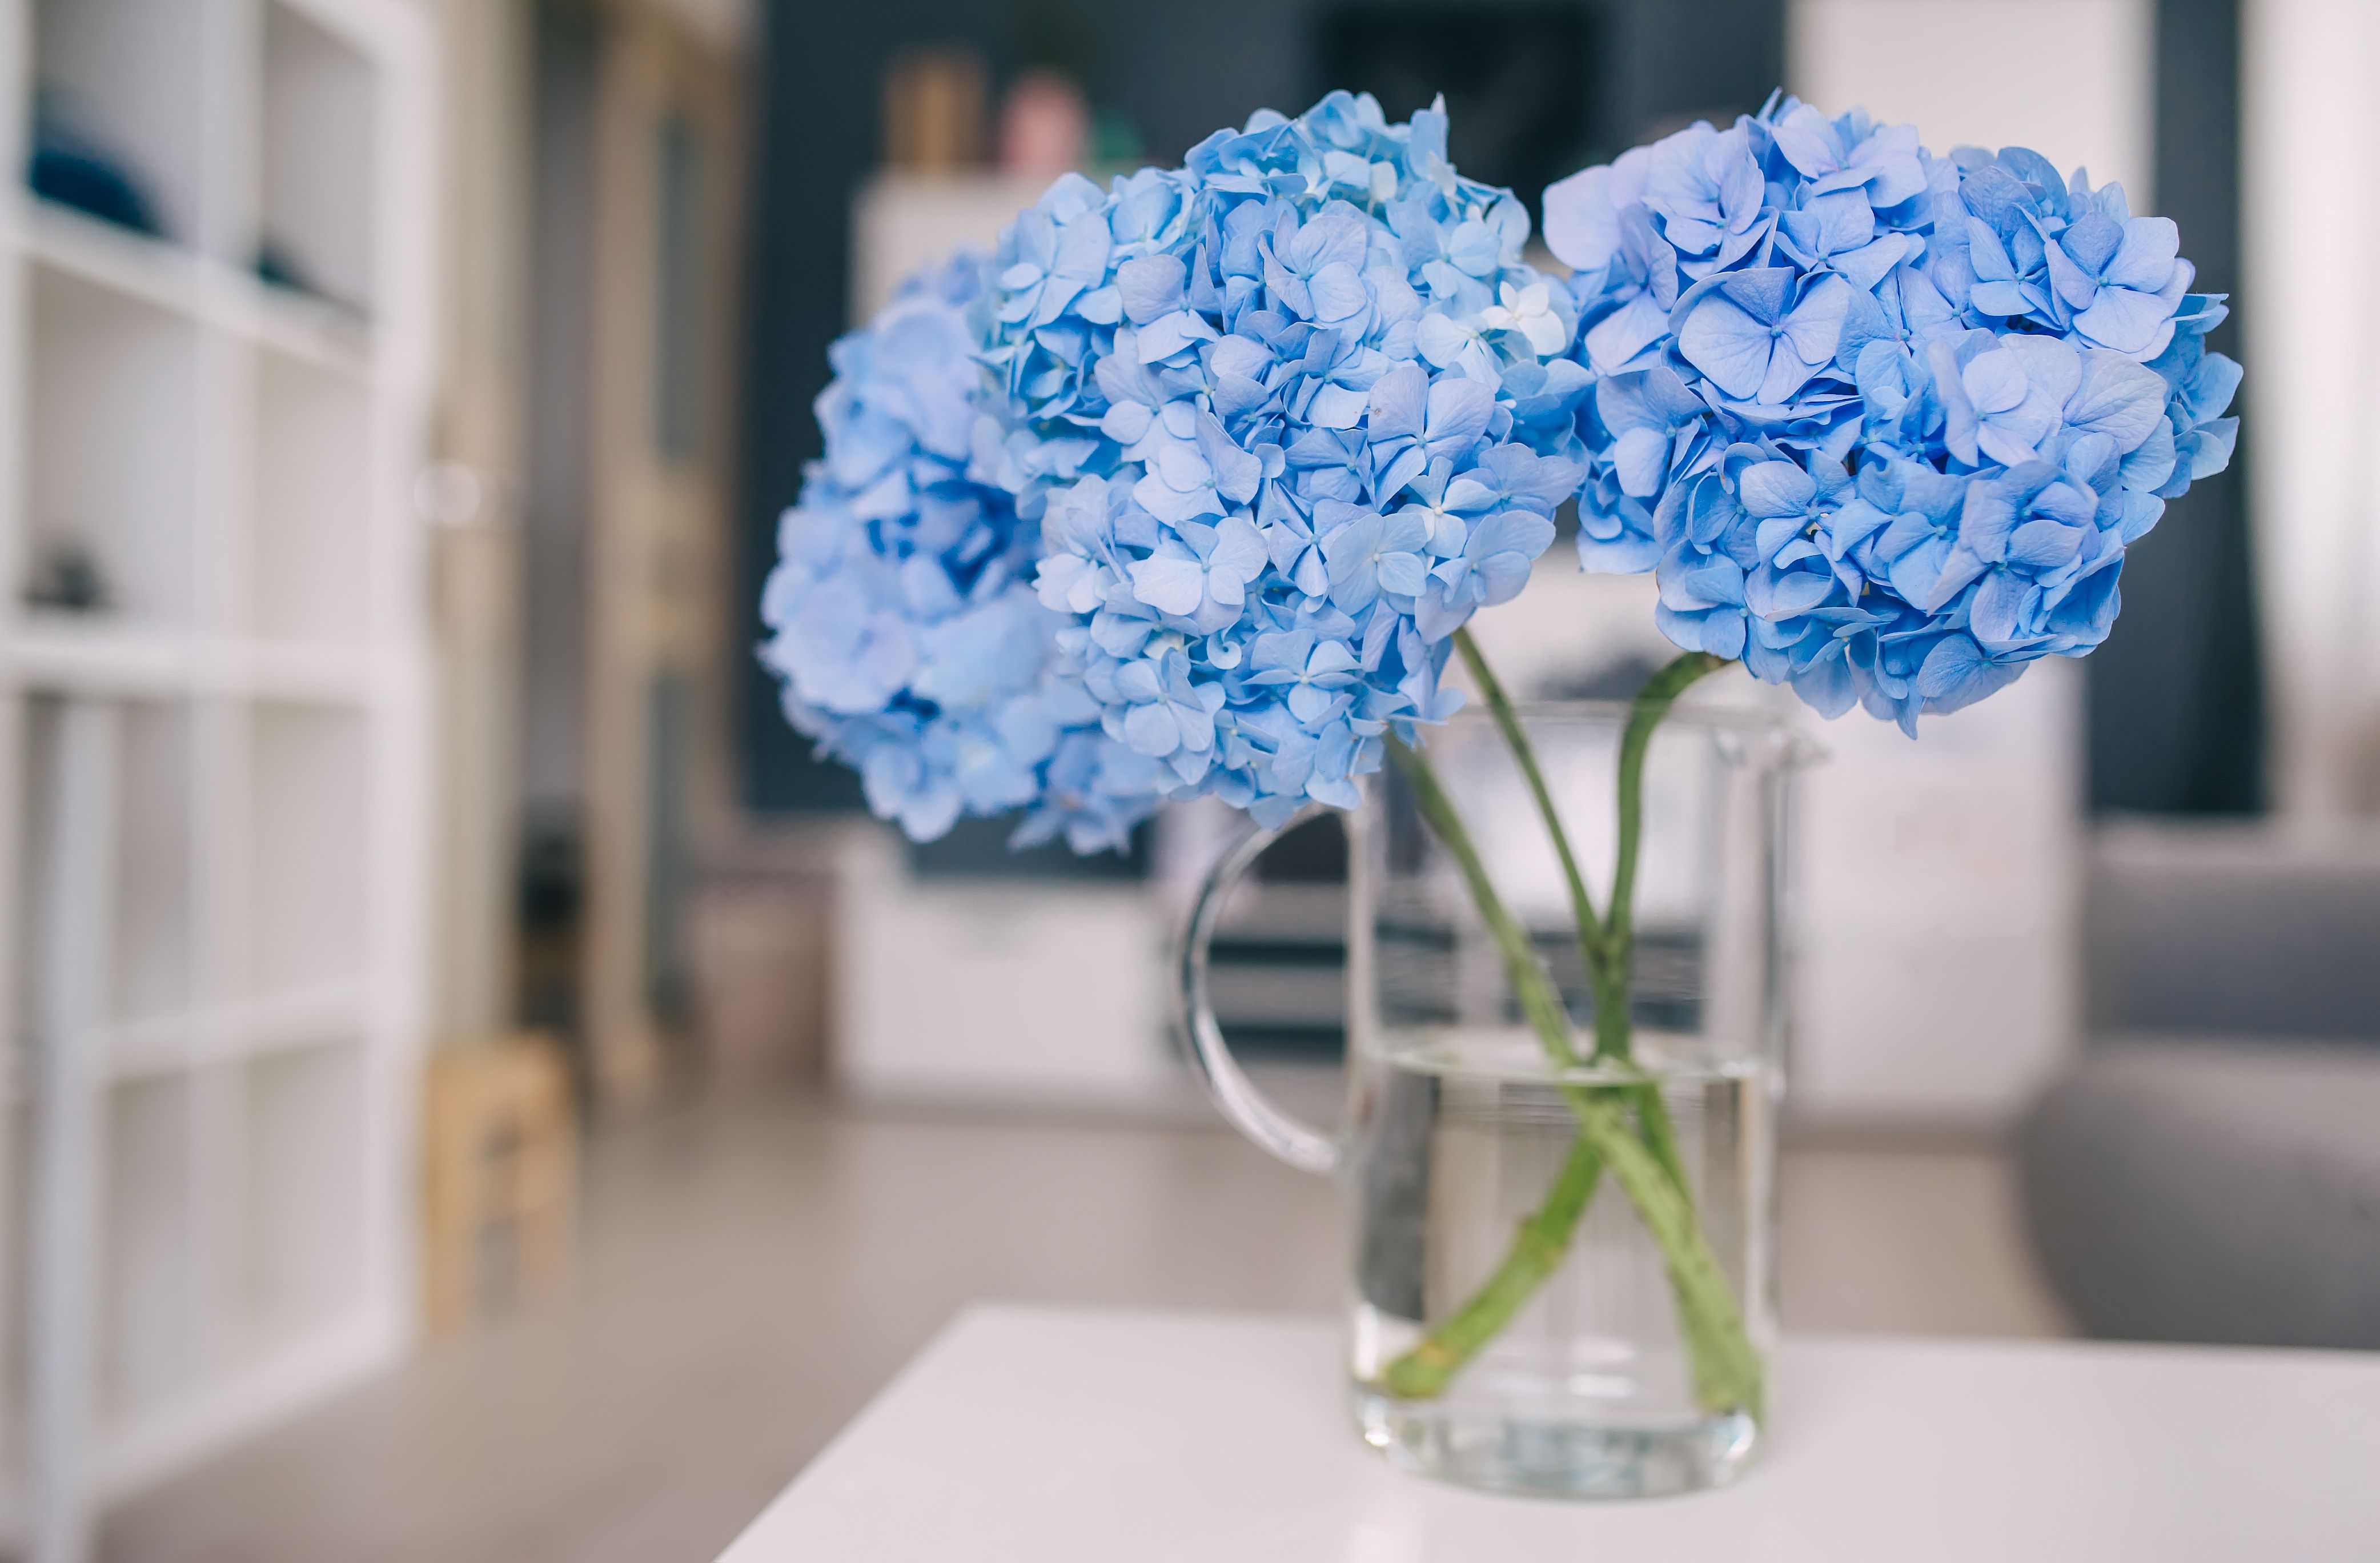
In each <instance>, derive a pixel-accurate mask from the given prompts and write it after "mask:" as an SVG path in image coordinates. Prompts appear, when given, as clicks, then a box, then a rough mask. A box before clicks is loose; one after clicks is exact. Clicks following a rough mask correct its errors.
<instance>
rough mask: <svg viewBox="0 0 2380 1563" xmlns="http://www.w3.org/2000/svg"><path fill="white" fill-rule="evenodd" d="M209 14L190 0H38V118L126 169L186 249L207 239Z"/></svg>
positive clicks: (160, 224) (35, 22)
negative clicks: (204, 86)
mask: <svg viewBox="0 0 2380 1563" xmlns="http://www.w3.org/2000/svg"><path fill="white" fill-rule="evenodd" d="M208 9H209V8H208V7H207V6H197V5H191V4H189V3H188V0H39V4H37V5H36V6H34V14H33V83H32V85H33V92H34V94H35V96H36V98H37V99H38V100H39V104H40V106H39V108H38V109H37V110H36V111H35V112H36V116H37V118H39V119H41V120H44V121H48V122H50V123H52V124H55V125H56V126H59V127H61V128H64V129H65V130H66V131H67V133H68V134H69V135H70V136H71V137H72V139H73V140H74V141H75V142H76V143H77V144H78V150H79V151H88V152H91V153H99V154H102V155H103V157H104V158H105V159H106V161H107V162H108V163H110V164H112V165H115V166H116V167H118V168H119V169H120V170H121V172H122V173H123V174H125V175H126V176H128V178H129V180H130V182H131V183H132V184H133V185H134V186H135V187H137V189H139V191H140V195H141V197H142V198H143V199H144V200H145V202H146V204H147V205H148V206H149V208H150V210H151V212H152V214H153V216H154V218H155V220H156V225H157V226H158V228H159V229H160V230H161V231H162V232H163V233H164V236H165V237H167V238H173V239H176V240H179V241H181V242H183V243H186V244H188V243H192V242H194V241H195V239H196V238H197V236H198V233H199V225H200V204H199V203H200V189H201V188H202V186H203V184H204V182H205V176H204V159H205V155H206V153H205V147H206V138H205V136H204V135H203V133H202V127H201V120H200V115H201V108H202V104H201V93H200V72H201V69H202V66H203V62H204V61H205V60H206V59H207V57H208V55H209V53H210V51H209V50H208V49H207V47H206V41H205V38H204V36H203V26H204V22H205V18H206V15H207V12H208Z"/></svg>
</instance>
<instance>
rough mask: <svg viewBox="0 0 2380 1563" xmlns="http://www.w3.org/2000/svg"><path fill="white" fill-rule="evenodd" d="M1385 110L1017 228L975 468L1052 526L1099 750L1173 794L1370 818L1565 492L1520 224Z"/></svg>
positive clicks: (1054, 200) (1357, 102)
mask: <svg viewBox="0 0 2380 1563" xmlns="http://www.w3.org/2000/svg"><path fill="white" fill-rule="evenodd" d="M1445 143H1446V118H1445V115H1444V113H1443V112H1442V111H1440V110H1436V109H1433V110H1431V111H1429V112H1426V113H1423V114H1418V115H1415V116H1414V118H1413V120H1412V121H1411V122H1410V123H1409V124H1404V125H1390V124H1389V123H1388V122H1387V121H1386V119H1385V117H1384V116H1382V114H1381V112H1380V108H1379V105H1378V104H1377V103H1375V102H1374V101H1373V100H1372V99H1371V98H1370V97H1369V96H1364V97H1351V96H1349V95H1348V94H1347V93H1344V92H1337V93H1333V94H1331V95H1330V97H1329V98H1326V99H1325V100H1323V102H1322V103H1321V104H1318V105H1317V106H1316V107H1315V108H1313V109H1312V110H1310V111H1308V112H1307V113H1306V114H1305V115H1303V116H1299V117H1298V118H1296V119H1287V118H1283V117H1282V116H1280V115H1278V114H1272V113H1269V112H1268V113H1261V114H1258V115H1257V116H1255V117H1254V118H1252V119H1251V120H1249V122H1248V124H1247V127H1246V128H1245V129H1242V130H1228V129H1227V130H1220V131H1218V132H1216V133H1215V134H1214V135H1213V136H1211V137H1209V138H1208V139H1207V140H1205V141H1203V142H1201V143H1200V144H1199V145H1198V146H1197V147H1196V149H1195V150H1193V151H1192V152H1191V153H1190V155H1189V158H1188V160H1187V166H1186V167H1184V168H1182V169H1177V170H1157V169H1147V170H1144V171H1142V172H1140V173H1138V174H1135V175H1133V176H1131V177H1126V178H1121V179H1119V180H1117V181H1116V182H1115V184H1114V186H1113V187H1112V188H1111V189H1109V190H1107V191H1105V192H1102V191H1101V190H1099V189H1098V187H1096V186H1094V185H1092V184H1091V183H1090V182H1089V181H1087V180H1084V179H1080V178H1067V179H1063V180H1061V181H1060V182H1059V183H1058V184H1057V185H1056V186H1055V187H1053V188H1052V189H1050V192H1049V193H1048V194H1047V195H1046V196H1045V197H1044V198H1043V199H1042V200H1041V201H1040V202H1039V203H1038V205H1037V206H1035V207H1034V208H1033V209H1032V210H1031V211H1029V212H1026V214H1023V215H1022V216H1021V217H1020V218H1019V219H1018V220H1017V222H1016V223H1015V224H1014V226H1012V227H1011V228H1010V229H1009V231H1008V232H1007V234H1006V235H1005V236H1004V237H1003V238H1002V243H1001V249H1000V254H999V259H998V261H997V263H996V264H997V270H998V276H997V286H996V287H995V288H994V291H993V298H992V308H993V313H994V316H995V318H996V324H995V325H994V327H993V329H992V334H991V343H990V348H989V350H988V351H987V352H986V354H985V359H986V361H987V362H988V363H989V364H990V366H991V367H992V368H993V370H994V371H995V372H997V373H998V374H999V375H1000V376H1001V377H1002V381H1003V383H1004V385H1005V387H1006V389H1007V391H1008V393H1009V398H1008V405H1007V409H1006V411H1007V414H1008V417H1007V421H1006V423H1005V425H1004V426H1002V427H992V426H990V425H988V424H987V425H982V426H979V427H978V439H979V441H980V445H979V448H978V452H977V458H978V459H977V466H978V470H982V471H985V472H987V473H991V474H996V476H997V478H998V481H999V482H1001V483H1002V485H1003V486H1005V487H1006V488H1008V489H1009V490H1010V491H1011V492H1013V493H1014V495H1016V500H1017V508H1018V513H1019V514H1020V515H1021V516H1023V517H1025V518H1026V519H1035V520H1038V521H1039V523H1040V527H1041V533H1042V537H1043V540H1044V548H1045V556H1044V557H1043V558H1042V560H1041V562H1040V565H1039V568H1038V577H1037V580H1038V588H1039V592H1040V594H1041V599H1042V601H1043V602H1044V603H1045V604H1048V605H1049V606H1050V607H1051V608H1052V609H1054V610H1056V611H1057V612H1058V613H1060V614H1062V616H1064V617H1065V619H1066V621H1067V628H1066V629H1064V630H1063V631H1062V633H1061V636H1060V642H1061V645H1062V648H1063V651H1064V654H1065V656H1066V657H1067V659H1068V661H1069V665H1070V667H1071V670H1072V671H1073V673H1074V674H1075V677H1076V678H1078V679H1079V680H1080V684H1081V687H1082V689H1083V690H1085V691H1086V692H1087V695H1088V696H1089V698H1090V700H1091V701H1092V702H1094V703H1095V704H1096V705H1097V706H1098V708H1099V720H1100V723H1101V725H1102V728H1103V730H1104V731H1105V732H1106V733H1107V734H1108V735H1109V736H1111V738H1112V739H1115V740H1116V741H1118V742H1120V743H1121V744H1123V746H1125V747H1126V748H1127V749H1129V750H1130V751H1132V752H1133V753H1135V754H1136V755H1139V756H1142V757H1144V758H1146V759H1147V760H1148V761H1150V762H1152V763H1157V764H1159V765H1160V766H1161V767H1162V768H1163V771H1164V773H1165V780H1166V785H1167V787H1168V789H1169V791H1170V792H1171V793H1172V795H1174V796H1188V795H1193V794H1199V793H1213V794H1216V795H1220V796H1221V797H1223V798H1225V799H1226V800H1230V801H1231V802H1233V803H1234V804H1236V805H1238V806H1240V807H1243V808H1246V809H1248V810H1249V811H1250V812H1252V813H1253V814H1255V815H1256V817H1257V818H1258V819H1259V820H1261V821H1265V822H1267V823H1277V822H1278V821H1279V820H1281V819H1283V818H1285V817H1286V816H1287V815H1288V814H1289V813H1291V812H1293V811H1294V810H1295V809H1296V808H1297V807H1298V806H1299V805H1300V804H1302V803H1303V802H1305V800H1309V799H1312V800H1322V801H1325V802H1329V803H1332V804H1336V805H1340V806H1342V807H1352V806H1353V805H1354V803H1355V801H1356V789H1355V788H1354V782H1353V779H1352V778H1353V777H1354V776H1356V775H1361V774H1363V773H1365V772H1366V771H1369V770H1371V769H1374V768H1377V766H1378V763H1379V760H1380V741H1381V735H1382V734H1384V733H1385V732H1387V731H1389V730H1390V728H1391V727H1395V728H1396V729H1397V730H1399V731H1401V732H1403V733H1405V734H1407V735H1408V736H1410V735H1411V732H1412V725H1413V724H1415V723H1421V722H1429V721H1435V720H1439V719H1441V718H1443V716H1445V715H1446V714H1448V713H1449V711H1450V710H1451V705H1452V703H1453V700H1452V696H1451V693H1450V692H1447V691H1442V690H1440V689H1439V673H1440V671H1441V670H1442V668H1443V666H1444V665H1445V661H1446V655H1447V650H1448V637H1449V636H1451V634H1452V633H1453V632H1454V631H1455V630H1456V629H1459V628H1460V627H1461V626H1462V625H1463V622H1464V621H1465V620H1466V619H1467V618H1468V617H1470V615H1471V614H1472V613H1473V612H1474V611H1475V610H1476V609H1477V608H1479V607H1481V606H1483V605H1485V604H1492V603H1498V602H1501V601H1503V600H1505V599H1506V598H1509V597H1511V596H1512V594H1513V593H1514V592H1517V591H1519V590H1520V588H1521V586H1522V585H1523V584H1524V581H1525V580H1526V579H1527V575H1528V571H1529V568H1530V565H1531V563H1532V561H1533V560H1535V559H1536V556H1538V555H1540V554H1542V553H1543V552H1544V551H1545V549H1546V548H1547V547H1548V545H1549V544H1550V543H1551V542H1552V540H1553V536H1554V528H1553V523H1552V520H1551V517H1552V514H1553V511H1554V509H1555V508H1556V507H1557V506H1559V505H1560V503H1561V501H1562V500H1563V499H1564V498H1566V497H1567V496H1568V495H1569V494H1570V493H1571V492H1572V491H1573V489H1575V487H1576V486H1577V483H1578V481H1579V478H1580V469H1579V467H1578V465H1577V464H1576V463H1575V462H1574V461H1573V460H1571V459H1569V457H1570V455H1571V454H1572V453H1573V451H1574V450H1575V447H1576V444H1577V437H1576V434H1575V433H1574V432H1573V419H1574V414H1575V411H1576V408H1577V405H1578V402H1579V400H1580V398H1581V397H1582V396H1583V395H1584V394H1585V389H1586V385H1587V381H1588V374H1587V372H1586V371H1585V368H1584V367H1582V366H1581V365H1580V364H1578V363H1576V362H1573V361H1572V360H1570V359H1569V358H1568V356H1567V354H1568V351H1569V348H1570V345H1571V342H1572V340H1573V324H1574V322H1573V309H1572V305H1571V302H1570V299H1569V298H1568V297H1567V296H1566V295H1565V294H1564V293H1563V292H1562V291H1561V290H1560V287H1558V286H1554V285H1549V284H1548V282H1547V281H1546V279H1544V278H1542V277H1540V276H1539V275H1537V274H1536V272H1535V271H1533V270H1532V269H1531V268H1529V267H1528V266H1526V265H1524V264H1523V263H1522V262H1521V260H1520V249H1521V245H1522V242H1523V241H1524V238H1526V236H1527V233H1528V227H1529V223H1528V216H1527V214H1526V213H1525V212H1524V210H1523V209H1522V208H1521V206H1520V205H1519V203H1518V202H1517V201H1514V200H1513V199H1512V196H1511V195H1510V194H1509V193H1508V192H1505V191H1502V190H1499V189H1490V188H1488V187H1487V186H1484V185H1480V184H1477V183H1475V182H1473V181H1470V180H1466V179H1463V178H1462V177H1459V176H1458V175H1457V174H1456V173H1455V171H1454V169H1453V168H1452V166H1451V165H1449V164H1448V162H1447V160H1446V155H1445V150H1446V145H1445Z"/></svg>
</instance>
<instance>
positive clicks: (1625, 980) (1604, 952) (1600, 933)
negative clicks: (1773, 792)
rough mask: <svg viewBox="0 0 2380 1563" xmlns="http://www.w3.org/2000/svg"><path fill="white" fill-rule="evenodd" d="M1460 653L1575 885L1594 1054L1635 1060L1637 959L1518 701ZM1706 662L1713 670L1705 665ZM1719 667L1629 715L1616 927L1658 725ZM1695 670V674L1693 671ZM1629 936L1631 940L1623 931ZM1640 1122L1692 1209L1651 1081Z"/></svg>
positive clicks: (1460, 645)
mask: <svg viewBox="0 0 2380 1563" xmlns="http://www.w3.org/2000/svg"><path fill="white" fill-rule="evenodd" d="M1454 649H1455V651H1456V653H1458V654H1460V655H1461V656H1462V658H1463V667H1464V668H1465V669H1467V670H1468V671H1469V673H1470V675H1471V681H1472V682H1473V683H1474V684H1476V685H1477V686H1478V687H1479V696H1480V699H1481V700H1482V701H1484V702H1486V703H1487V706H1488V714H1490V715H1491V716H1493V717H1494V718H1495V721H1496V727H1497V730H1498V731H1499V732H1500V733H1502V734H1503V735H1504V746H1505V748H1507V749H1509V750H1511V751H1512V759H1513V762H1514V763H1517V764H1518V765H1519V766H1520V767H1521V775H1523V776H1524V777H1525V778H1527V781H1528V784H1529V794H1530V796H1531V797H1532V798H1534V799H1535V800H1536V805H1537V816H1538V818H1540V819H1541V820H1543V821H1544V822H1545V826H1546V835H1547V836H1548V837H1550V838H1551V840H1552V842H1553V848H1554V856H1555V858H1556V859H1557V860H1559V861H1560V863H1561V871H1562V878H1563V880H1564V881H1565V882H1566V883H1567V884H1568V885H1569V888H1570V906H1571V916H1572V920H1573V922H1575V923H1576V924H1577V928H1578V953H1579V959H1581V960H1582V961H1583V962H1584V963H1585V967H1586V978H1587V983H1588V984H1589V985H1590V986H1591V987H1592V988H1593V989H1594V991H1595V1035H1596V1045H1595V1054H1596V1056H1597V1058H1619V1059H1622V1060H1625V1059H1627V1058H1628V1057H1629V1056H1630V1054H1631V1046H1630V1032H1631V1030H1632V1017H1631V1015H1630V1002H1631V992H1630V990H1631V988H1632V987H1633V981H1632V979H1633V971H1632V968H1633V960H1632V959H1631V958H1630V953H1629V951H1628V950H1627V948H1626V946H1622V947H1621V948H1620V949H1619V950H1617V951H1615V950H1614V949H1613V947H1612V944H1611V941H1610V940H1609V938H1607V937H1606V936H1605V931H1604V928H1603V924H1602V920H1601V919H1599V918H1597V916H1596V914H1595V901H1594V898H1593V897H1592V896H1590V895H1589V894H1588V893H1587V888H1586V879H1585V875H1584V874H1582V873H1580V872H1579V867H1578V854H1577V853H1576V852H1574V851H1573V850H1572V849H1571V844H1570V832H1568V831H1567V830H1564V829H1563V828H1562V823H1561V813H1560V811H1559V810H1557V809H1556V808H1555V807H1554V797H1553V789H1552V788H1549V787H1548V786H1547V785H1546V777H1545V769H1544V767H1543V766H1541V765H1539V764H1538V763H1537V753H1536V746H1535V745H1533V744H1531V743H1530V742H1529V735H1528V732H1527V730H1526V729H1525V728H1524V727H1522V725H1521V715H1520V713H1519V712H1518V711H1517V710H1516V709H1514V707H1513V704H1512V697H1511V696H1509V695H1507V694H1506V693H1505V692H1504V684H1503V680H1501V679H1500V678H1497V677H1496V673H1495V670H1494V669H1493V668H1491V667H1489V666H1488V658H1487V656H1486V654H1485V653H1482V652H1481V651H1480V650H1479V645H1478V642H1477V641H1474V640H1473V639H1472V638H1471V631H1470V630H1469V629H1458V630H1456V631H1455V632H1454ZM1704 663H1706V664H1708V665H1700V664H1704ZM1717 665H1719V664H1718V660H1717V659H1716V658H1708V657H1704V656H1703V655H1702V653H1688V654H1687V655H1686V656H1683V657H1680V658H1679V659H1677V661H1675V662H1673V663H1671V664H1670V666H1669V667H1667V668H1665V669H1663V670H1662V671H1661V672H1659V673H1657V674H1655V675H1654V677H1653V678H1652V679H1650V680H1649V681H1648V682H1647V683H1646V685H1645V690H1643V692H1642V693H1640V694H1639V695H1638V697H1637V701H1636V707H1635V709H1634V710H1633V712H1631V713H1630V716H1629V725H1628V729H1627V736H1626V737H1625V738H1623V739H1622V740H1621V765H1620V792H1621V805H1620V809H1621V821H1622V824H1621V830H1622V833H1623V838H1624V840H1625V843H1626V845H1625V847H1624V849H1623V853H1622V861H1623V862H1624V863H1625V865H1626V867H1625V871H1624V877H1622V878H1618V879H1616V881H1615V884H1614V885H1613V891H1614V895H1613V898H1612V918H1613V922H1614V924H1615V926H1616V927H1618V928H1620V929H1621V930H1623V931H1628V930H1630V922H1629V920H1628V919H1627V918H1626V917H1625V915H1624V914H1623V912H1622V910H1621V909H1622V908H1624V907H1626V906H1627V905H1628V904H1629V902H1628V900H1627V899H1626V898H1627V897H1632V896H1633V894H1634V884H1635V878H1636V864H1635V856H1636V840H1637V836H1638V835H1639V833H1640V830H1641V825H1642V815H1643V812H1644V786H1645V753H1646V751H1647V750H1648V748H1649V747H1650V739H1651V738H1652V732H1653V728H1654V727H1657V726H1658V725H1659V723H1660V721H1661V718H1662V717H1663V716H1665V715H1666V714H1668V713H1669V710H1670V705H1671V704H1672V703H1674V702H1675V701H1676V700H1677V698H1678V694H1679V691H1681V690H1684V689H1685V688H1686V686H1687V685H1689V684H1691V683H1692V682H1694V679H1696V678H1701V677H1702V676H1703V674H1705V673H1707V672H1708V671H1710V668H1711V666H1717ZM1689 669H1691V671H1689ZM1622 936H1623V937H1626V936H1628V934H1627V933H1626V932H1623V935H1622ZM1635 1099H1636V1120H1637V1124H1638V1126H1639V1129H1640V1130H1641V1132H1642V1133H1643V1134H1644V1137H1645V1148H1646V1149H1648V1150H1650V1151H1651V1152H1652V1153H1653V1154H1654V1157H1655V1158H1656V1159H1657V1160H1658V1161H1659V1162H1660V1164H1661V1166H1662V1168H1663V1170H1665V1171H1666V1172H1668V1173H1669V1175H1670V1180H1671V1181H1672V1182H1674V1183H1676V1184H1677V1186H1678V1191H1679V1192H1681V1193H1682V1194H1683V1195H1685V1197H1686V1201H1687V1203H1688V1205H1689V1206H1691V1205H1692V1203H1693V1202H1694V1185H1693V1184H1692V1183H1691V1182H1689V1181H1688V1180H1687V1178H1686V1169H1685V1164H1684V1161H1683V1159H1682V1157H1681V1156H1680V1155H1679V1154H1678V1134H1677V1130H1676V1127H1675V1126H1674V1125H1672V1124H1671V1122H1670V1109H1669V1106H1668V1105H1667V1104H1666V1103H1664V1102H1663V1101H1662V1100H1661V1090H1660V1087H1659V1086H1658V1085H1654V1084H1651V1083H1649V1082H1648V1083H1646V1084H1645V1085H1642V1086H1639V1087H1637V1088H1636V1091H1635Z"/></svg>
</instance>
